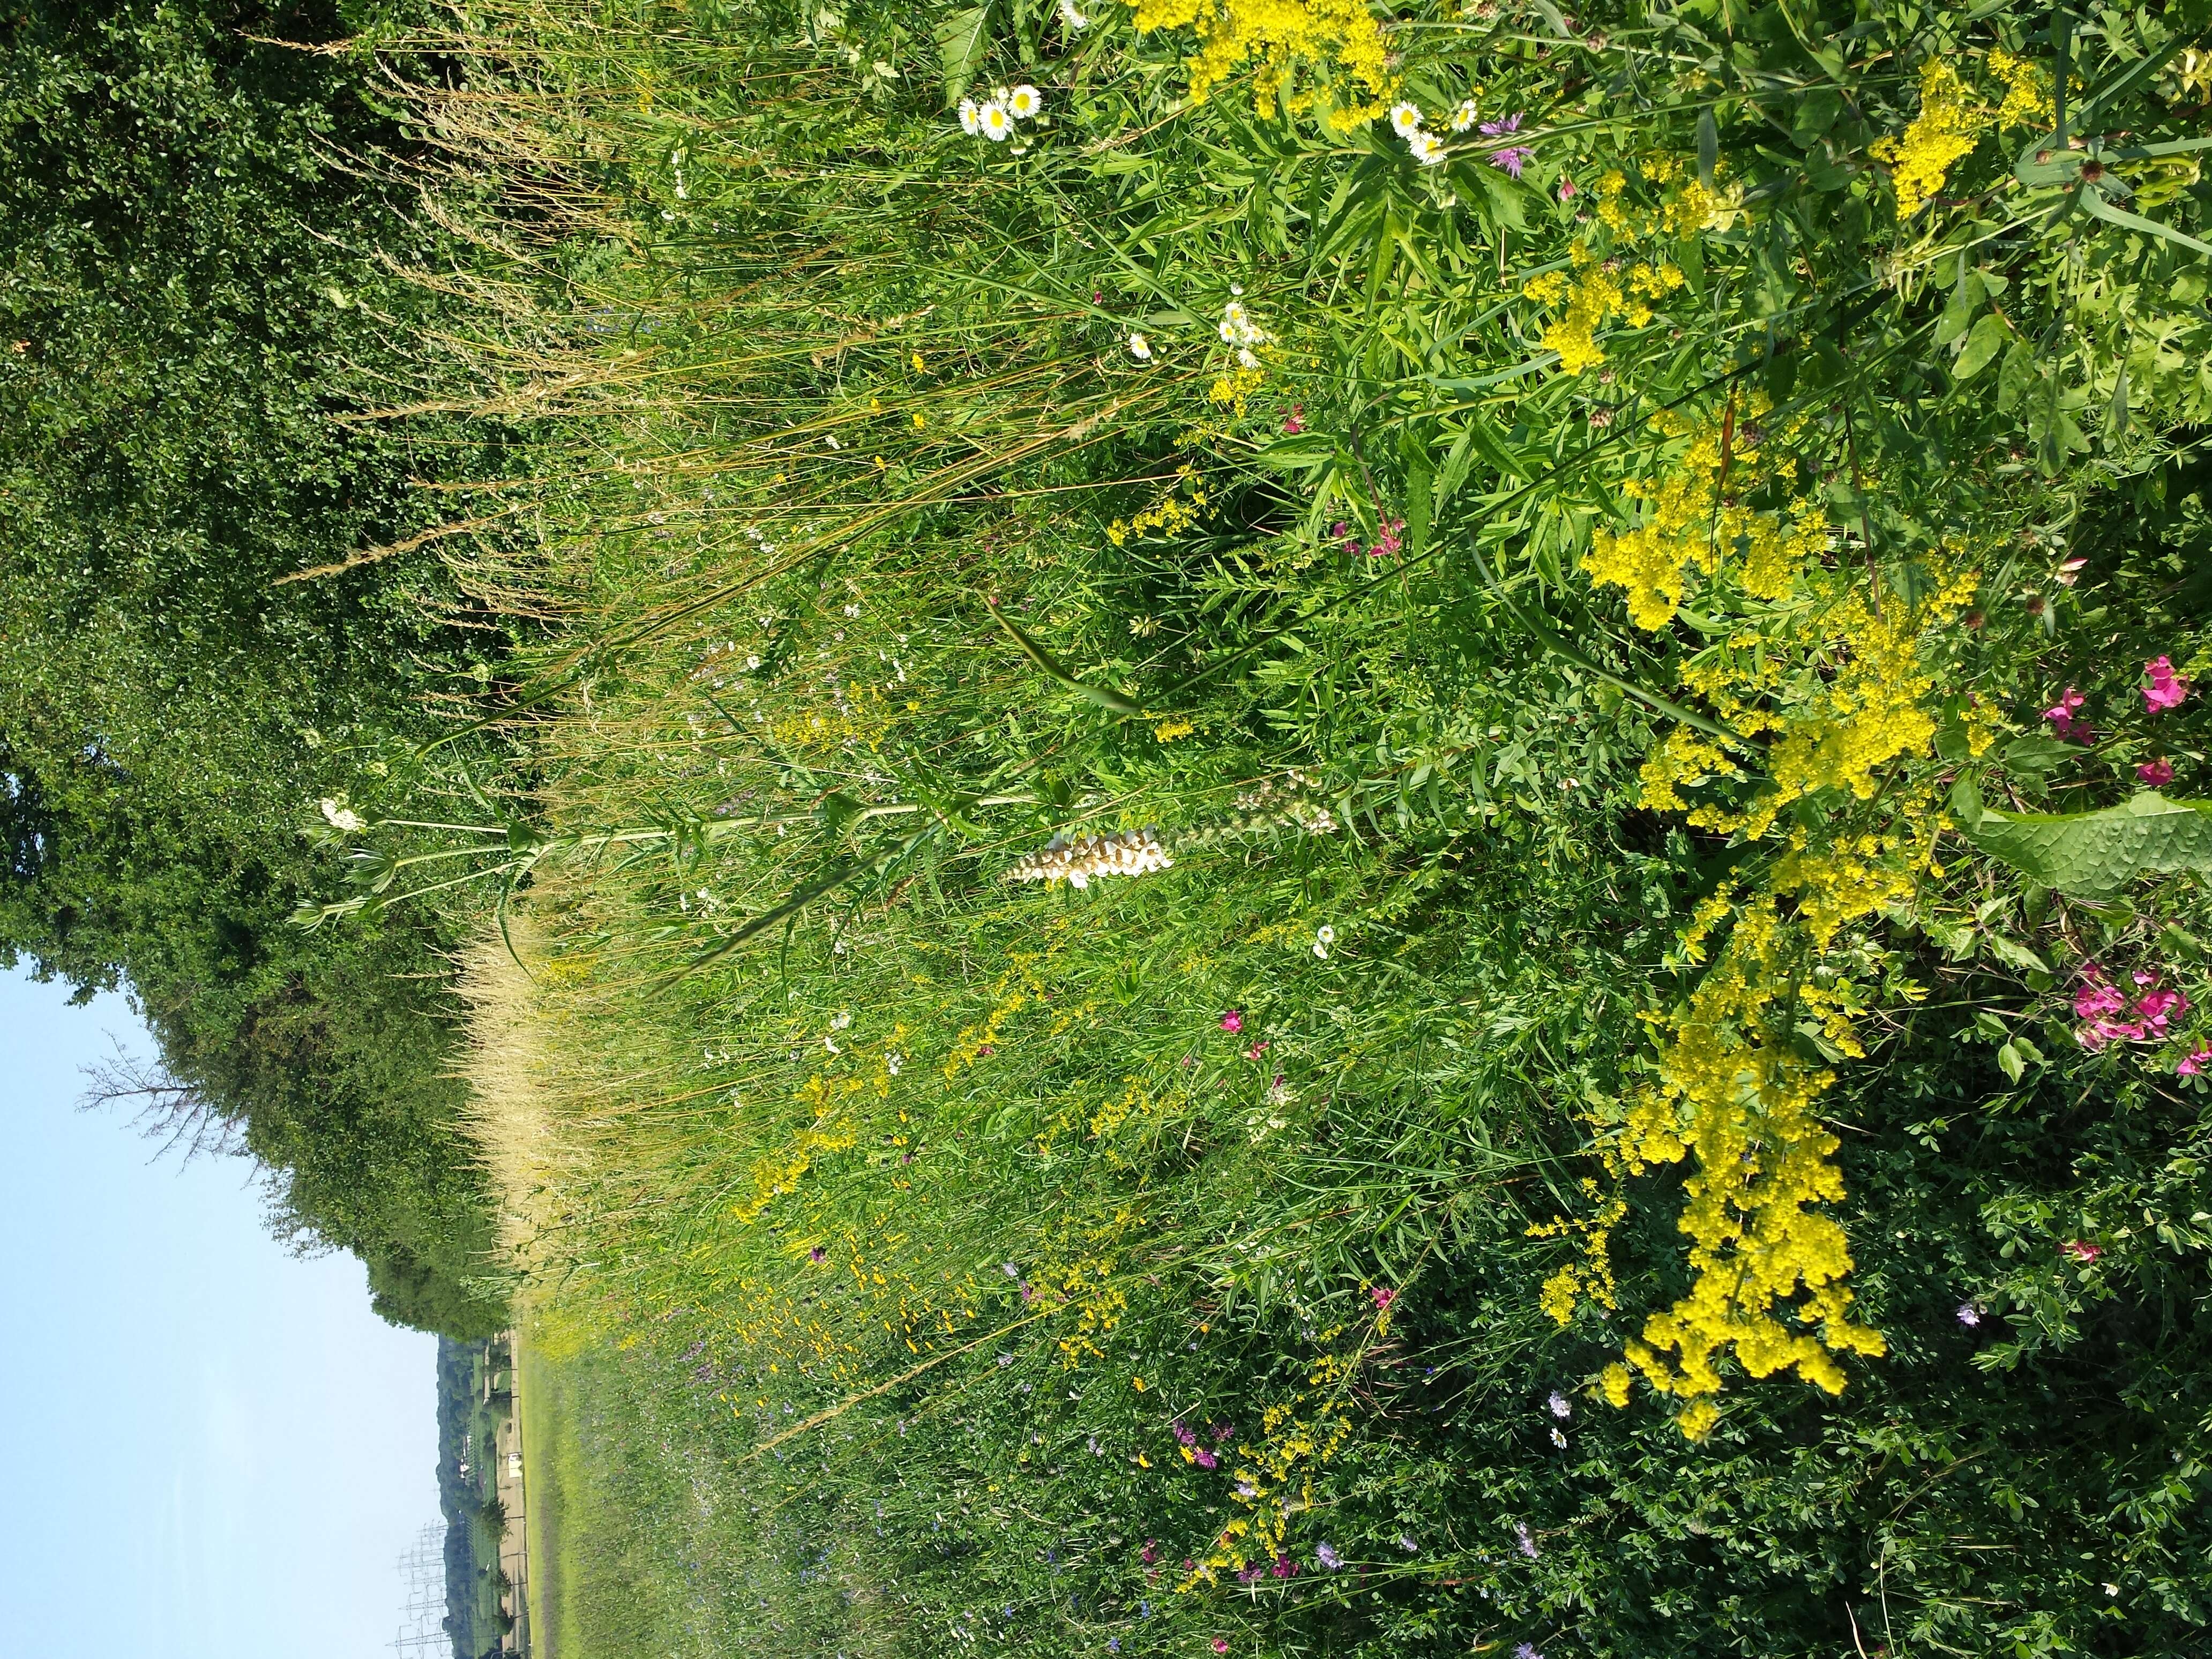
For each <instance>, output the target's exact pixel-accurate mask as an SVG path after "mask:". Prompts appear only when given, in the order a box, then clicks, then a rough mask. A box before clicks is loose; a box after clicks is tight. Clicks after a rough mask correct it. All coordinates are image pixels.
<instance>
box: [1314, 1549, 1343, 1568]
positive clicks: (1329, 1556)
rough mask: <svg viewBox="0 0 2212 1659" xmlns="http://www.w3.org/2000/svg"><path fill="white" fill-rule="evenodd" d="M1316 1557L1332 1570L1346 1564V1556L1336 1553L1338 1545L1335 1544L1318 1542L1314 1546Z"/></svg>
mask: <svg viewBox="0 0 2212 1659" xmlns="http://www.w3.org/2000/svg"><path fill="white" fill-rule="evenodd" d="M1314 1559H1315V1560H1316V1561H1318V1562H1320V1563H1321V1564H1322V1565H1323V1566H1324V1567H1327V1568H1328V1570H1329V1571H1331V1572H1334V1571H1336V1570H1337V1569H1338V1568H1339V1567H1340V1566H1342V1565H1344V1558H1343V1557H1342V1556H1340V1555H1339V1554H1338V1553H1336V1547H1335V1546H1334V1544H1316V1546H1314Z"/></svg>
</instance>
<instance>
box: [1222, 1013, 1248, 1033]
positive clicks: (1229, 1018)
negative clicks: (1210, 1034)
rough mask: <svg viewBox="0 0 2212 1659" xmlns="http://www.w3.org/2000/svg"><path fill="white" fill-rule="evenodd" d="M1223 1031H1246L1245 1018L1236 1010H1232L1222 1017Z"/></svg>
mask: <svg viewBox="0 0 2212 1659" xmlns="http://www.w3.org/2000/svg"><path fill="white" fill-rule="evenodd" d="M1221 1029H1222V1030H1225V1031H1241V1030H1243V1029H1244V1016H1243V1015H1242V1014H1240V1013H1238V1012H1237V1011H1236V1010H1235V1009H1234V1008H1231V1010H1230V1011H1229V1012H1227V1013H1225V1014H1224V1015H1222V1017H1221Z"/></svg>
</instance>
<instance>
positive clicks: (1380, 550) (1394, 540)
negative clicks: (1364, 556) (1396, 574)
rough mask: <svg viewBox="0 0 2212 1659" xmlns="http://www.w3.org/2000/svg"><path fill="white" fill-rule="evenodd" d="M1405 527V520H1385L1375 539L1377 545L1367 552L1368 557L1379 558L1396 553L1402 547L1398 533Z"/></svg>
mask: <svg viewBox="0 0 2212 1659" xmlns="http://www.w3.org/2000/svg"><path fill="white" fill-rule="evenodd" d="M1405 527H1406V521H1405V520H1403V519H1385V520H1383V528H1382V530H1381V532H1379V533H1378V534H1377V535H1376V538H1375V545H1374V546H1372V547H1370V548H1369V549H1368V550H1367V553H1368V556H1369V557H1370V558H1378V557H1380V556H1382V555H1383V554H1385V553H1395V552H1396V551H1397V550H1398V548H1399V545H1400V544H1399V540H1398V532H1400V531H1401V530H1403V529H1404V528H1405Z"/></svg>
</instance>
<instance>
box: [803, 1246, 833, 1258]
mask: <svg viewBox="0 0 2212 1659" xmlns="http://www.w3.org/2000/svg"><path fill="white" fill-rule="evenodd" d="M828 1254H829V1252H828V1251H827V1250H824V1249H823V1248H822V1247H821V1246H820V1245H819V1244H817V1245H816V1246H815V1247H814V1248H813V1249H811V1250H809V1251H808V1252H807V1253H806V1259H807V1260H808V1261H821V1260H822V1258H823V1256H825V1255H828Z"/></svg>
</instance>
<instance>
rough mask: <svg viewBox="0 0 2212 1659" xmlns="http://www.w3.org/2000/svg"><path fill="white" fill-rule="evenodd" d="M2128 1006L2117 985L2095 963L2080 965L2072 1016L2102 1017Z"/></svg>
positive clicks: (2084, 1017)
mask: <svg viewBox="0 0 2212 1659" xmlns="http://www.w3.org/2000/svg"><path fill="white" fill-rule="evenodd" d="M2126 1006H2128V1000H2127V998H2126V997H2125V996H2124V995H2123V994H2121V992H2120V989H2119V987H2117V986H2115V985H2114V984H2113V983H2112V981H2110V980H2108V979H2106V977H2105V970H2104V969H2102V968H2100V967H2099V966H2098V965H2097V964H2096V963H2093V962H2089V963H2083V964H2082V965H2081V989H2080V990H2078V991H2076V992H2075V993H2074V1017H2075V1018H2076V1019H2102V1018H2105V1017H2106V1016H2107V1015H2109V1014H2117V1013H2118V1012H2120V1011H2121V1010H2122V1009H2124V1008H2125V1007H2126Z"/></svg>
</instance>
